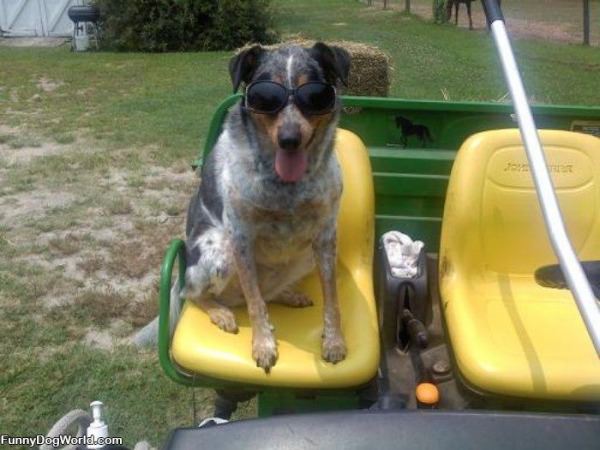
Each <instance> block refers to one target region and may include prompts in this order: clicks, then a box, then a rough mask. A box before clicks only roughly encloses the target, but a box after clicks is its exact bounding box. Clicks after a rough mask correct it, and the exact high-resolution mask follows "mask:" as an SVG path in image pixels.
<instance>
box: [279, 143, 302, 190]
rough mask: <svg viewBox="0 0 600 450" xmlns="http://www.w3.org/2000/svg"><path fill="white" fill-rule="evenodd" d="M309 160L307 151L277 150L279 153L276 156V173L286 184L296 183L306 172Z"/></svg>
mask: <svg viewBox="0 0 600 450" xmlns="http://www.w3.org/2000/svg"><path fill="white" fill-rule="evenodd" d="M307 160H308V158H307V156H306V152H305V151H302V150H294V151H289V150H282V149H277V153H276V154H275V172H277V175H279V178H281V179H282V180H283V181H285V182H286V183H295V182H296V181H298V180H300V178H302V175H304V172H306V166H307V163H308V161H307Z"/></svg>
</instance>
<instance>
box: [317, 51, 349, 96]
mask: <svg viewBox="0 0 600 450" xmlns="http://www.w3.org/2000/svg"><path fill="white" fill-rule="evenodd" d="M309 52H310V55H311V56H312V58H313V59H315V61H317V62H318V63H319V65H320V66H321V68H322V69H323V72H324V74H325V79H326V80H327V82H328V83H331V84H335V82H336V80H337V79H338V78H339V79H340V80H341V82H342V83H344V86H348V74H349V73H350V54H349V53H348V52H347V51H346V50H344V49H343V48H341V47H335V46H331V47H330V46H328V45H326V44H323V43H322V42H317V43H316V44H315V45H313V47H312V48H311V49H310V50H309Z"/></svg>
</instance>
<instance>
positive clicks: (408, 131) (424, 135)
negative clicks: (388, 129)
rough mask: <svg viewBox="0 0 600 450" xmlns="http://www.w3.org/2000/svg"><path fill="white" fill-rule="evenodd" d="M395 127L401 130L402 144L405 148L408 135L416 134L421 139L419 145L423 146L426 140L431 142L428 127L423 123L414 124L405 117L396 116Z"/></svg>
mask: <svg viewBox="0 0 600 450" xmlns="http://www.w3.org/2000/svg"><path fill="white" fill-rule="evenodd" d="M396 127H397V128H400V129H401V130H402V138H401V142H402V146H403V147H404V148H406V145H407V144H408V138H409V136H416V137H417V138H418V139H419V140H420V141H421V146H422V147H425V145H426V144H427V142H433V139H432V137H431V133H430V132H429V128H427V127H426V126H425V125H418V124H414V123H413V122H411V121H410V120H408V119H407V118H406V117H402V116H396Z"/></svg>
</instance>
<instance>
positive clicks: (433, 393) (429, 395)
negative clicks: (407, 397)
mask: <svg viewBox="0 0 600 450" xmlns="http://www.w3.org/2000/svg"><path fill="white" fill-rule="evenodd" d="M415 393H416V395H417V400H418V401H419V402H420V403H422V404H424V405H431V406H433V405H436V404H437V403H438V402H439V401H440V391H438V388H437V386H436V385H435V384H432V383H421V384H419V385H418V386H417V389H416V392H415Z"/></svg>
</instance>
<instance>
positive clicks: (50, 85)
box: [37, 77, 65, 92]
mask: <svg viewBox="0 0 600 450" xmlns="http://www.w3.org/2000/svg"><path fill="white" fill-rule="evenodd" d="M64 84H65V82H64V81H60V80H58V81H54V80H51V79H49V78H47V77H41V78H40V79H39V80H38V82H37V87H38V89H41V90H42V91H44V92H54V91H55V90H56V89H58V88H59V87H61V86H62V85H64Z"/></svg>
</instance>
